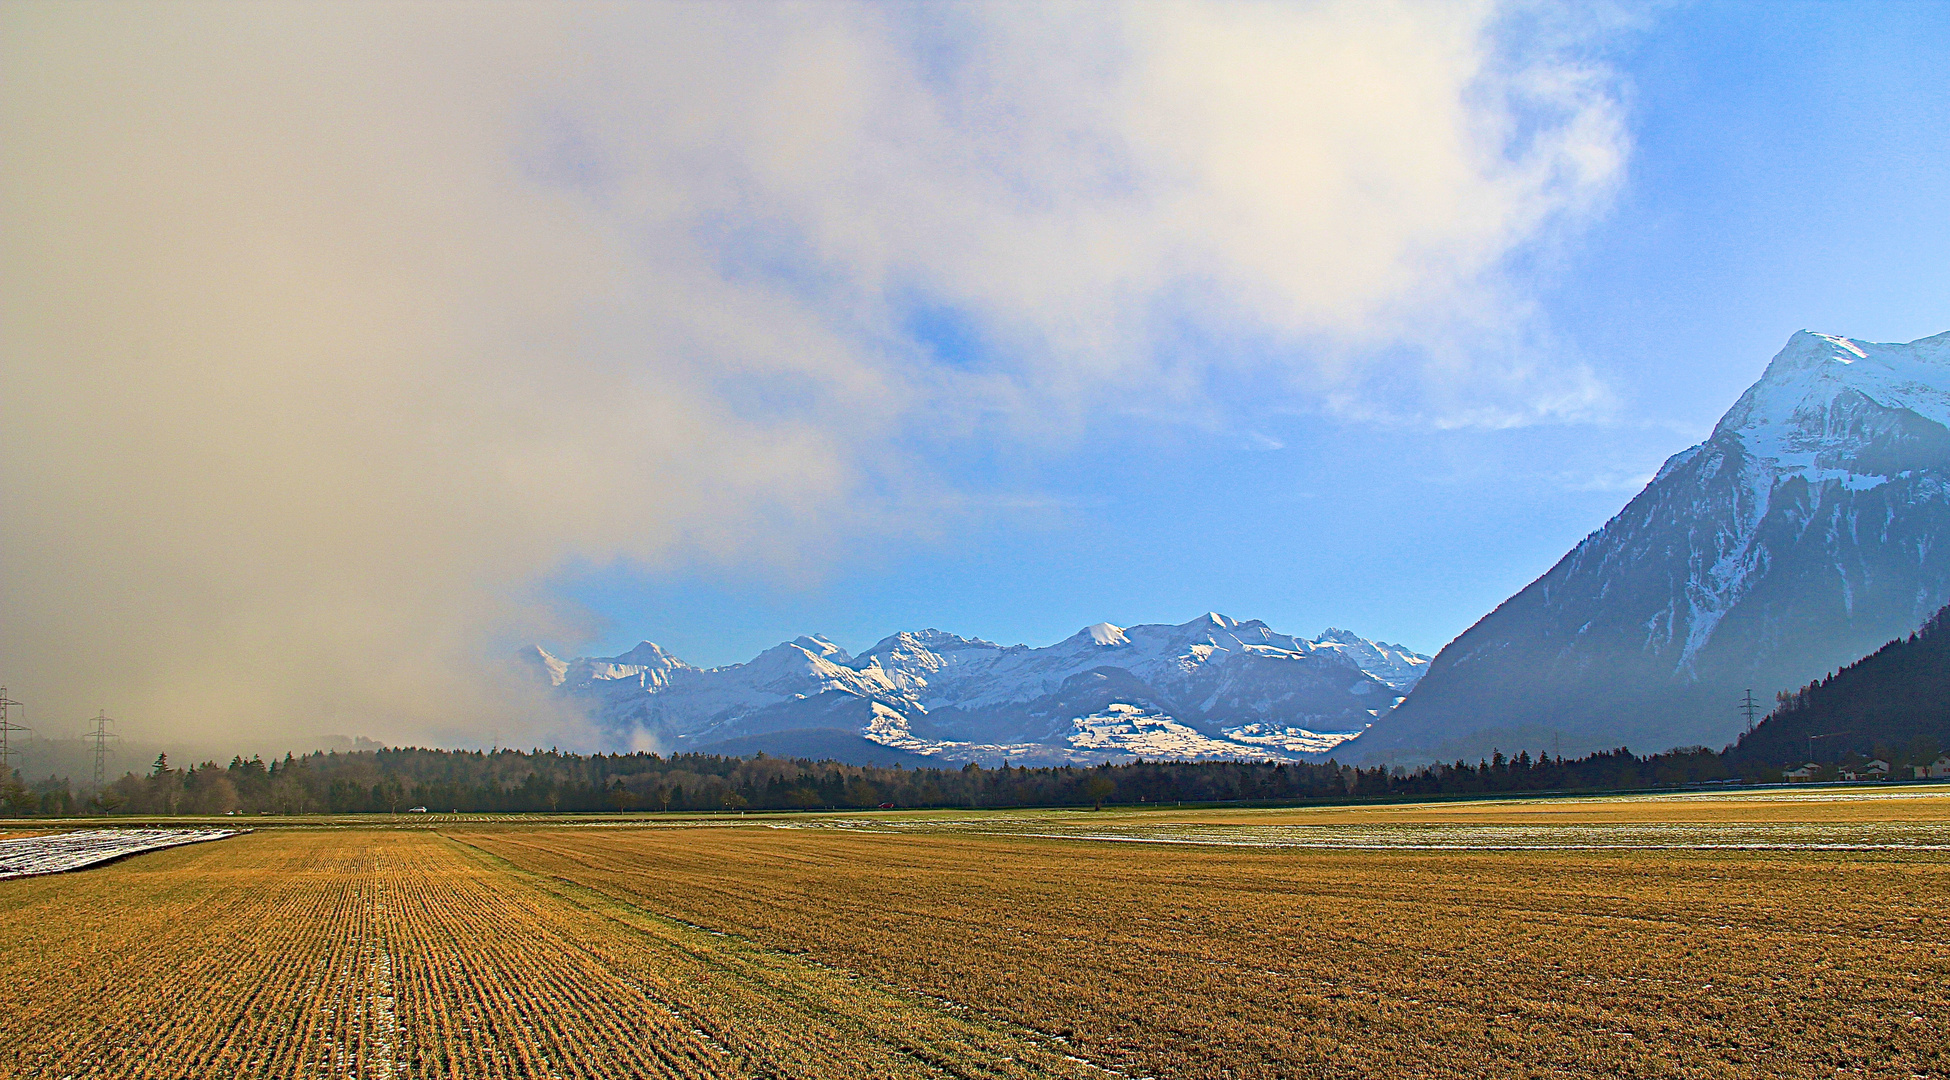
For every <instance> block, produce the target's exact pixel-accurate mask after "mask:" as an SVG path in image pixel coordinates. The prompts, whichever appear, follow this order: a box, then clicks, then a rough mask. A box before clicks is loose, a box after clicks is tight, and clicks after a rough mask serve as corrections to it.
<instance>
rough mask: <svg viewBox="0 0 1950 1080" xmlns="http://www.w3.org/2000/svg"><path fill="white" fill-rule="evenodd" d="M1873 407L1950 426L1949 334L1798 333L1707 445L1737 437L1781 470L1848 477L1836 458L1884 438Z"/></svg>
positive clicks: (1847, 469) (1847, 464)
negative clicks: (1871, 338) (1908, 338)
mask: <svg viewBox="0 0 1950 1080" xmlns="http://www.w3.org/2000/svg"><path fill="white" fill-rule="evenodd" d="M1878 410H1906V411H1908V412H1911V413H1914V414H1916V415H1917V416H1920V417H1922V418H1923V419H1925V420H1930V421H1933V422H1935V423H1937V424H1942V425H1947V426H1950V333H1945V334H1938V335H1937V336H1935V337H1928V338H1923V339H1922V340H1920V341H1913V342H1910V343H1908V344H1885V343H1877V342H1860V341H1854V340H1851V339H1849V338H1844V337H1834V336H1831V335H1828V334H1815V333H1810V332H1808V331H1806V330H1803V331H1801V332H1799V333H1797V334H1795V335H1794V336H1793V337H1791V338H1789V339H1788V343H1787V345H1786V346H1785V347H1784V348H1782V349H1781V351H1780V353H1779V354H1777V355H1776V356H1775V357H1774V359H1773V361H1772V362H1770V363H1769V364H1768V365H1767V371H1766V373H1765V374H1763V375H1762V376H1761V378H1760V381H1759V382H1756V383H1755V384H1754V385H1753V386H1752V387H1750V388H1749V389H1748V390H1747V392H1746V393H1745V394H1742V395H1741V397H1740V400H1739V401H1738V402H1736V403H1735V404H1734V406H1733V408H1731V409H1729V410H1727V414H1726V416H1724V417H1722V418H1721V420H1720V423H1719V425H1718V426H1716V427H1715V428H1714V430H1713V437H1712V439H1710V440H1709V442H1724V441H1725V440H1727V439H1729V438H1738V439H1739V440H1740V441H1741V444H1742V447H1743V448H1744V449H1745V450H1746V451H1747V452H1748V453H1749V454H1752V455H1753V456H1754V457H1755V458H1758V459H1760V460H1763V461H1766V462H1768V463H1770V464H1772V465H1774V466H1775V467H1777V468H1781V469H1784V470H1792V471H1797V472H1802V471H1807V470H1811V469H1816V470H1822V471H1823V473H1824V477H1825V476H1826V475H1828V474H1834V473H1837V472H1842V473H1846V472H1852V471H1855V470H1853V469H1852V468H1850V465H1851V462H1848V461H1844V460H1841V458H1843V457H1850V456H1853V455H1852V454H1851V451H1853V450H1855V449H1857V448H1859V447H1860V446H1862V445H1863V444H1865V443H1868V442H1872V441H1875V440H1876V439H1878V438H1879V437H1882V436H1884V435H1885V434H1886V433H1887V432H1886V430H1885V429H1886V428H1887V426H1888V418H1887V417H1885V416H1882V415H1880V414H1879V413H1878ZM1824 457H1828V458H1834V459H1836V460H1831V461H1823V460H1820V459H1822V458H1824ZM1674 460H1675V461H1678V460H1679V458H1677V457H1676V458H1675V459H1674ZM1688 460H1690V458H1688ZM1672 467H1673V466H1672V463H1670V462H1669V463H1668V465H1667V468H1666V469H1664V470H1661V473H1662V474H1664V473H1665V472H1668V471H1670V469H1671V468H1672ZM1864 475H1870V474H1864Z"/></svg>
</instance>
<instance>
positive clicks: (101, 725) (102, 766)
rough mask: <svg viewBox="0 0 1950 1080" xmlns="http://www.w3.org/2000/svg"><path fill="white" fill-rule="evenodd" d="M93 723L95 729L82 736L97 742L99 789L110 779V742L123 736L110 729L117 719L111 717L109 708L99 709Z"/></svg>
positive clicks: (96, 785) (96, 781) (96, 769)
mask: <svg viewBox="0 0 1950 1080" xmlns="http://www.w3.org/2000/svg"><path fill="white" fill-rule="evenodd" d="M92 723H93V724H94V725H95V730H93V731H90V732H87V733H86V734H84V735H82V736H81V737H82V738H84V739H86V740H88V741H89V742H92V743H94V744H95V790H97V791H99V790H101V788H102V785H103V783H104V782H106V781H107V779H108V744H109V743H111V742H114V741H115V740H117V739H120V738H121V737H122V736H120V735H117V734H115V733H114V732H113V731H110V730H108V725H110V724H113V723H115V721H114V720H112V719H110V718H109V715H108V710H107V709H102V710H100V711H98V712H97V713H96V714H95V719H94V720H93V721H92Z"/></svg>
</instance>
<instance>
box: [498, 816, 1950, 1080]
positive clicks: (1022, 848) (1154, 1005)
mask: <svg viewBox="0 0 1950 1080" xmlns="http://www.w3.org/2000/svg"><path fill="white" fill-rule="evenodd" d="M463 839H465V840H466V842H468V843H471V844H477V845H480V846H481V847H483V848H485V849H487V850H491V851H494V852H496V853H498V854H500V855H502V856H504V857H506V858H508V859H509V860H511V861H512V862H514V863H515V864H517V865H520V866H523V867H527V868H529V869H532V870H534V871H537V872H540V873H544V874H549V875H555V876H559V877H561V878H563V879H567V880H573V881H576V882H580V883H583V884H585V885H588V886H590V887H592V888H595V889H598V890H600V891H602V892H605V893H607V894H610V895H615V896H619V897H624V898H627V899H628V900H629V901H630V902H631V903H634V904H640V905H642V906H644V907H646V908H650V909H654V910H658V911H663V912H668V913H670V914H672V915H674V916H676V917H679V918H683V919H687V920H690V921H694V922H697V923H701V924H704V925H709V926H712V927H716V928H720V929H723V930H726V931H729V932H731V933H735V934H738V935H742V936H745V937H747V938H749V939H750V940H751V941H753V942H754V943H756V944H760V945H764V946H767V947H770V948H774V949H779V950H784V951H788V952H794V953H801V954H803V955H805V956H807V957H809V958H812V959H815V960H817V961H818V962H819V963H821V964H823V965H828V966H831V967H833V968H836V969H841V970H846V971H851V972H855V973H858V974H860V975H862V976H864V977H867V978H870V979H874V980H877V981H880V982H884V983H886V984H889V985H892V986H896V987H903V988H911V989H913V990H915V991H917V992H920V993H923V994H927V995H931V996H935V997H939V998H941V999H945V1000H947V1001H950V1002H953V1003H956V1004H957V1005H960V1006H964V1007H967V1008H969V1009H971V1010H974V1011H975V1012H977V1013H980V1014H985V1015H992V1016H996V1017H1000V1018H1003V1019H1005V1020H1007V1021H1009V1022H1011V1023H1015V1024H1021V1025H1025V1026H1028V1027H1033V1028H1036V1029H1039V1030H1042V1031H1044V1032H1047V1033H1050V1034H1052V1035H1057V1036H1061V1037H1063V1038H1065V1039H1066V1040H1068V1041H1069V1044H1070V1045H1071V1046H1073V1047H1074V1048H1075V1051H1076V1053H1078V1054H1079V1055H1080V1056H1083V1057H1085V1058H1089V1059H1091V1060H1093V1061H1098V1062H1101V1063H1104V1064H1106V1065H1110V1066H1114V1067H1116V1068H1118V1069H1120V1070H1122V1071H1125V1072H1129V1073H1133V1074H1149V1075H1155V1076H1160V1077H1163V1076H1192V1077H1284V1076H1346V1077H1367V1076H1373V1077H1395V1076H1408V1075H1422V1076H1454V1077H1477V1076H1530V1075H1535V1076H1546V1075H1574V1076H1600V1075H1620V1076H1729V1077H1731V1076H1816V1075H1821V1076H1833V1075H1836V1074H1837V1071H1838V1070H1840V1071H1842V1072H1844V1073H1846V1072H1849V1071H1859V1072H1861V1073H1866V1074H1870V1075H1884V1076H1898V1077H1911V1076H1915V1075H1943V1074H1946V1073H1950V1054H1946V1051H1945V1044H1946V1036H1945V1032H1946V1031H1950V948H1946V946H1950V937H1947V936H1946V932H1945V931H1946V927H1945V924H1944V912H1945V910H1946V901H1950V865H1946V864H1945V862H1944V860H1942V859H1941V858H1938V857H1934V856H1930V857H1916V856H1897V855H1880V854H1878V855H1854V854H1850V855H1825V856H1824V855H1790V856H1783V855H1772V854H1769V855H1763V854H1756V853H1711V854H1708V853H1660V852H1633V853H1626V854H1613V853H1602V854H1601V853H1561V852H1559V853H1545V852H1524V853H1496V854H1477V853H1452V852H1442V853H1434V852H1418V853H1384V852H1323V851H1251V850H1244V851H1242V850H1238V849H1225V848H1197V847H1180V846H1155V845H1125V844H1097V843H1089V842H1076V841H1053V840H1037V839H1015V838H988V837H969V836H952V835H922V836H900V835H888V834H862V833H834V832H824V833H822V832H813V831H802V830H777V829H752V830H737V831H728V830H709V831H687V830H669V829H642V830H608V829H604V830H594V829H585V830H567V829H562V830H505V831H496V832H484V833H478V834H474V835H469V836H466V837H464V838H463Z"/></svg>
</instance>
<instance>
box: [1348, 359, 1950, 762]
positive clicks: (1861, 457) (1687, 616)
mask: <svg viewBox="0 0 1950 1080" xmlns="http://www.w3.org/2000/svg"><path fill="white" fill-rule="evenodd" d="M1946 528H1950V333H1944V334H1938V335H1936V336H1934V337H1928V338H1923V339H1921V340H1918V341H1912V342H1909V343H1907V344H1888V343H1878V342H1868V341H1862V340H1859V339H1854V338H1846V337H1839V336H1836V335H1831V334H1815V333H1810V332H1807V331H1801V332H1799V333H1796V334H1794V335H1793V336H1792V337H1790V338H1789V339H1788V341H1787V344H1786V345H1785V346H1784V347H1783V348H1782V349H1781V350H1780V352H1779V353H1778V354H1776V355H1775V356H1774V358H1773V359H1772V360H1771V361H1770V362H1769V363H1768V365H1767V369H1766V371H1765V372H1764V373H1763V374H1762V376H1761V377H1760V379H1759V380H1758V381H1757V382H1755V383H1754V384H1753V385H1752V386H1751V387H1749V388H1748V389H1747V391H1746V392H1745V393H1743V394H1742V395H1741V396H1740V399H1739V400H1738V401H1737V402H1735V403H1734V405H1733V407H1732V408H1731V409H1729V410H1728V411H1727V413H1726V415H1725V416H1724V417H1723V418H1721V420H1720V422H1719V424H1718V425H1717V426H1716V427H1715V428H1714V430H1713V434H1712V435H1711V436H1710V437H1708V438H1707V440H1706V441H1705V442H1703V443H1701V444H1699V445H1698V446H1694V447H1690V448H1688V449H1686V450H1683V451H1681V452H1680V453H1677V454H1674V455H1673V456H1672V457H1671V458H1669V459H1667V461H1666V463H1665V465H1664V467H1663V468H1661V469H1660V470H1659V472H1658V474H1657V475H1656V476H1655V477H1654V478H1653V480H1652V481H1651V483H1649V484H1647V485H1646V487H1645V489H1644V490H1643V491H1641V492H1639V494H1638V495H1637V496H1636V497H1634V498H1633V499H1632V501H1631V502H1630V503H1629V504H1627V505H1626V506H1625V507H1624V508H1623V509H1622V510H1620V511H1619V512H1618V514H1617V515H1615V516H1614V517H1613V518H1612V519H1611V520H1610V521H1608V522H1606V523H1605V525H1604V527H1603V528H1601V529H1599V530H1598V531H1596V532H1594V533H1592V534H1591V535H1590V536H1588V537H1586V538H1585V539H1584V541H1583V542H1582V543H1580V544H1578V545H1577V547H1575V548H1573V549H1572V550H1571V551H1570V552H1569V553H1567V554H1566V555H1565V556H1564V558H1563V559H1561V560H1559V562H1558V563H1557V565H1556V566H1554V567H1552V568H1551V569H1550V571H1549V572H1548V573H1546V574H1545V575H1544V576H1543V577H1540V578H1538V579H1537V580H1536V581H1534V582H1532V583H1531V584H1530V585H1529V586H1528V587H1527V588H1525V589H1524V590H1523V591H1521V592H1519V593H1518V594H1517V595H1516V596H1513V597H1511V598H1510V599H1509V600H1507V601H1505V602H1504V603H1503V604H1501V605H1499V606H1498V607H1497V609H1496V610H1495V611H1493V612H1491V613H1490V614H1489V615H1487V616H1485V617H1484V618H1483V620H1482V621H1480V622H1478V623H1477V624H1476V625H1475V626H1473V627H1471V628H1470V629H1469V630H1467V631H1465V632H1464V633H1463V634H1462V635H1461V636H1459V637H1458V638H1456V640H1455V641H1453V642H1451V643H1450V644H1449V646H1448V647H1447V648H1445V649H1443V650H1442V653H1441V654H1440V655H1438V656H1437V657H1436V659H1435V661H1434V662H1433V663H1432V664H1430V665H1429V673H1428V675H1427V677H1426V678H1424V679H1422V680H1421V681H1420V682H1419V683H1418V684H1417V687H1416V690H1415V692H1414V693H1413V694H1411V695H1410V696H1409V699H1408V701H1407V702H1405V703H1404V704H1403V705H1402V706H1401V707H1400V708H1398V709H1396V710H1395V711H1394V712H1392V713H1390V714H1388V716H1387V718H1386V719H1385V720H1383V721H1381V722H1379V723H1377V724H1376V725H1375V728H1374V730H1372V731H1370V732H1368V733H1367V734H1366V735H1364V736H1362V739H1361V743H1360V745H1359V746H1358V747H1357V749H1358V750H1360V751H1361V752H1363V753H1364V754H1365V756H1367V758H1368V759H1369V760H1380V759H1382V758H1384V757H1385V756H1387V755H1388V754H1391V753H1395V752H1401V751H1413V752H1420V753H1435V754H1436V755H1437V756H1444V757H1446V756H1450V755H1454V756H1463V755H1466V754H1474V753H1477V752H1478V751H1479V750H1485V749H1489V748H1492V747H1497V746H1500V747H1501V748H1502V749H1504V750H1506V751H1508V750H1510V749H1512V748H1513V747H1516V746H1519V745H1529V746H1532V747H1541V746H1543V745H1545V742H1546V740H1547V741H1548V743H1549V745H1550V746H1552V747H1553V749H1554V750H1561V751H1566V752H1570V751H1575V752H1580V753H1581V752H1584V751H1588V750H1593V749H1599V748H1603V747H1612V746H1619V745H1626V744H1628V745H1631V746H1633V747H1636V748H1642V749H1654V750H1662V749H1665V748H1667V747H1670V746H1674V745H1684V744H1691V743H1703V744H1711V745H1718V744H1720V743H1721V742H1724V741H1725V740H1726V739H1728V738H1730V737H1732V736H1733V735H1734V734H1737V733H1738V730H1739V717H1738V715H1737V714H1736V713H1734V712H1733V710H1731V709H1730V708H1729V707H1728V705H1727V703H1728V702H1732V701H1736V700H1738V699H1739V698H1740V697H1741V695H1742V694H1744V693H1745V692H1746V691H1747V690H1748V689H1749V688H1752V689H1753V690H1754V692H1755V694H1756V696H1759V697H1762V699H1763V700H1765V699H1766V697H1767V695H1769V694H1771V693H1772V692H1773V691H1776V690H1783V689H1791V688H1793V687H1796V686H1799V685H1801V684H1803V683H1806V682H1807V681H1808V680H1809V679H1811V678H1818V677H1820V676H1821V675H1822V674H1823V673H1825V672H1827V671H1830V670H1833V669H1834V668H1836V667H1839V666H1841V665H1842V664H1845V663H1847V662H1849V661H1850V660H1852V659H1855V658H1857V657H1860V656H1862V655H1865V654H1866V653H1868V652H1870V651H1873V650H1874V648H1875V647H1876V646H1878V645H1880V644H1881V643H1883V642H1885V641H1887V640H1889V639H1890V638H1892V637H1900V636H1902V635H1904V634H1907V633H1909V632H1910V631H1911V630H1913V629H1915V628H1916V627H1917V626H1918V625H1919V624H1920V623H1921V621H1922V620H1923V619H1924V618H1926V617H1928V616H1929V615H1930V614H1931V613H1932V612H1934V611H1936V610H1937V609H1938V608H1939V607H1941V606H1942V605H1943V604H1944V603H1945V602H1946V601H1947V600H1950V549H1946V548H1945V547H1944V545H1943V544H1942V542H1941V537H1942V536H1943V534H1944V532H1945V530H1946Z"/></svg>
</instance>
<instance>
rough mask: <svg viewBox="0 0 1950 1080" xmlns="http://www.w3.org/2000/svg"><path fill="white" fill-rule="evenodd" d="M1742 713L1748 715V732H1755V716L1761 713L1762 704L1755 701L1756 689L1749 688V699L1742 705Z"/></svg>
mask: <svg viewBox="0 0 1950 1080" xmlns="http://www.w3.org/2000/svg"><path fill="white" fill-rule="evenodd" d="M1740 711H1741V712H1743V713H1746V714H1747V730H1748V731H1749V732H1751V731H1753V730H1754V714H1755V713H1757V712H1759V711H1760V702H1758V701H1755V700H1754V688H1753V687H1751V686H1750V687H1748V688H1747V697H1746V699H1745V700H1744V701H1742V702H1741V703H1740Z"/></svg>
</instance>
